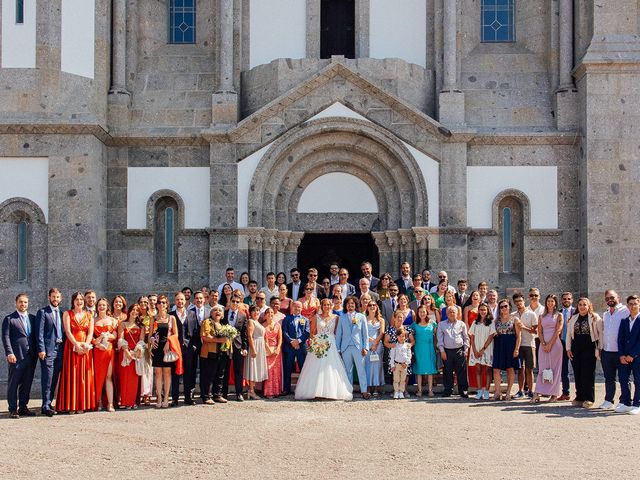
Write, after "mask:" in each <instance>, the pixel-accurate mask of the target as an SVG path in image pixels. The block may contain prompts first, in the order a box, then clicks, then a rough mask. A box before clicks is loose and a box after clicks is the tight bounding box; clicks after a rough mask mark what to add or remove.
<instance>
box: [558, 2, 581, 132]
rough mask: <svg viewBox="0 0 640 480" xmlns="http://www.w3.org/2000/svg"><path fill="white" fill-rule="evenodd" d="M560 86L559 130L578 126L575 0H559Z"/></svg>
mask: <svg viewBox="0 0 640 480" xmlns="http://www.w3.org/2000/svg"><path fill="white" fill-rule="evenodd" d="M559 8H560V11H559V13H560V15H559V23H560V28H559V37H560V41H559V55H558V72H559V86H558V90H557V91H556V95H555V110H556V126H557V128H558V130H573V129H576V128H578V93H577V90H576V88H575V85H574V83H573V77H572V75H571V71H572V70H573V1H572V0H559Z"/></svg>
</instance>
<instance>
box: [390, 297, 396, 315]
mask: <svg viewBox="0 0 640 480" xmlns="http://www.w3.org/2000/svg"><path fill="white" fill-rule="evenodd" d="M391 309H392V310H393V311H394V312H395V311H396V299H395V298H392V299H391Z"/></svg>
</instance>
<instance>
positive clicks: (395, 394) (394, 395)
mask: <svg viewBox="0 0 640 480" xmlns="http://www.w3.org/2000/svg"><path fill="white" fill-rule="evenodd" d="M393 399H394V400H397V399H398V392H393Z"/></svg>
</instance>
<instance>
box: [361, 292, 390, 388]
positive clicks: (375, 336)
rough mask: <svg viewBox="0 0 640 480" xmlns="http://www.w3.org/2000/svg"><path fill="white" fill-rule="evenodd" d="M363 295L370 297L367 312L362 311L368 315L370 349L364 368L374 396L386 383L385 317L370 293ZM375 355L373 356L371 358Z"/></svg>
mask: <svg viewBox="0 0 640 480" xmlns="http://www.w3.org/2000/svg"><path fill="white" fill-rule="evenodd" d="M362 297H369V300H370V301H369V302H367V304H366V305H367V306H366V312H362V313H364V314H365V316H366V317H367V330H368V332H369V351H368V352H367V356H366V358H365V361H364V369H365V371H366V372H367V385H368V386H369V388H370V389H371V393H373V396H374V397H377V396H378V390H380V387H382V386H383V385H384V366H383V363H384V362H383V354H384V342H383V339H384V330H385V328H384V318H382V314H381V313H380V307H379V306H378V304H377V303H376V302H374V301H371V297H370V296H369V295H368V294H364V295H362ZM362 297H361V300H360V301H361V303H362ZM372 356H373V358H371V357H372Z"/></svg>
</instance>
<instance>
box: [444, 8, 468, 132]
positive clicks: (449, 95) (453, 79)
mask: <svg viewBox="0 0 640 480" xmlns="http://www.w3.org/2000/svg"><path fill="white" fill-rule="evenodd" d="M456 9H457V0H444V11H443V15H442V32H443V33H442V37H443V56H444V59H443V79H442V80H443V86H442V91H441V92H440V98H439V105H440V106H439V113H440V122H441V123H443V124H445V125H452V126H461V125H464V93H462V92H461V91H460V89H459V88H458V55H457V53H458V45H457V43H458V42H457V38H458V29H457V17H458V16H457V14H456V13H457V12H456Z"/></svg>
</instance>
